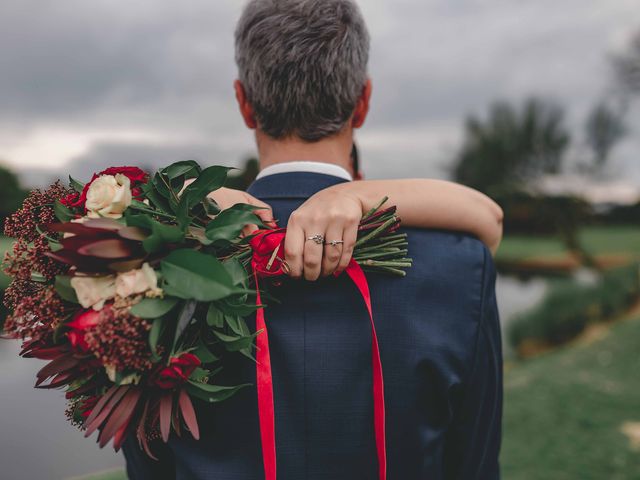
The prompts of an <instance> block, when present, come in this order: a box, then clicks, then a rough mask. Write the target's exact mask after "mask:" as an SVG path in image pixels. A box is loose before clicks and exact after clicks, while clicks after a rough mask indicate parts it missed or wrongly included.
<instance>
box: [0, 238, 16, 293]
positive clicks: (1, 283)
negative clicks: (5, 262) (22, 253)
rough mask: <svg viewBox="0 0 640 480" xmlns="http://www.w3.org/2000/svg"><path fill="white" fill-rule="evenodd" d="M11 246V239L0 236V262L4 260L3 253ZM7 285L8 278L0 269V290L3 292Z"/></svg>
mask: <svg viewBox="0 0 640 480" xmlns="http://www.w3.org/2000/svg"><path fill="white" fill-rule="evenodd" d="M11 245H13V238H7V237H3V236H1V235H0V261H2V259H3V258H4V252H6V251H7V250H9V249H10V248H11ZM8 285H9V277H7V276H6V275H5V274H4V272H2V269H0V290H4V289H5V288H7V286H8Z"/></svg>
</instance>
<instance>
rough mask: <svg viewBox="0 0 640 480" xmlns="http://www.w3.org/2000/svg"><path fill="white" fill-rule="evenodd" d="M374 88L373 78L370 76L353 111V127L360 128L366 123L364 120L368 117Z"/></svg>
mask: <svg viewBox="0 0 640 480" xmlns="http://www.w3.org/2000/svg"><path fill="white" fill-rule="evenodd" d="M372 88H373V87H372V85H371V79H370V78H368V79H367V83H365V85H364V88H363V89H362V95H360V98H359V99H358V103H357V104H356V108H355V110H354V111H353V117H351V126H352V127H353V128H360V127H361V126H362V125H364V121H365V120H366V119H367V114H368V113H369V101H370V100H371V90H372Z"/></svg>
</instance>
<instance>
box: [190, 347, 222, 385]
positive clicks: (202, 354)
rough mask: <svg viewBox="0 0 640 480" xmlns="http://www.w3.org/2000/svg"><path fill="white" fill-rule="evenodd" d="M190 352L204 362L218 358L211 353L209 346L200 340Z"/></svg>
mask: <svg viewBox="0 0 640 480" xmlns="http://www.w3.org/2000/svg"><path fill="white" fill-rule="evenodd" d="M192 353H193V354H194V355H195V356H196V357H198V358H199V359H200V361H201V362H202V363H204V364H206V363H213V362H215V361H217V360H218V357H216V356H215V355H214V354H213V353H211V350H209V347H207V346H206V345H205V344H204V342H202V341H200V343H199V344H198V346H197V347H196V349H195V350H194V351H193V352H192ZM192 376H193V375H192Z"/></svg>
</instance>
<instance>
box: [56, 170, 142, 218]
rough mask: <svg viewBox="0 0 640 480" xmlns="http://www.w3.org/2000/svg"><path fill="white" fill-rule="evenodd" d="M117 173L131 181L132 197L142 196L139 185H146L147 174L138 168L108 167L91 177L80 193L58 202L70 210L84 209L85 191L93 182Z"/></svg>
mask: <svg viewBox="0 0 640 480" xmlns="http://www.w3.org/2000/svg"><path fill="white" fill-rule="evenodd" d="M118 173H121V174H122V175H124V176H125V177H127V178H128V179H129V180H130V181H131V194H132V195H133V197H134V198H138V197H140V195H142V190H141V189H140V185H142V184H144V183H147V180H148V179H149V175H148V174H147V172H145V171H144V170H141V169H139V168H138V167H109V168H107V169H106V170H103V171H101V172H99V173H94V174H93V177H91V180H90V181H89V182H87V184H85V186H84V188H83V189H82V193H72V194H70V195H67V196H66V197H64V198H61V199H60V202H61V203H62V204H63V205H65V206H67V207H70V208H75V207H82V208H84V204H85V202H86V201H87V191H88V190H89V187H90V186H91V184H92V183H93V181H94V180H95V179H96V178H98V177H100V176H102V175H117V174H118Z"/></svg>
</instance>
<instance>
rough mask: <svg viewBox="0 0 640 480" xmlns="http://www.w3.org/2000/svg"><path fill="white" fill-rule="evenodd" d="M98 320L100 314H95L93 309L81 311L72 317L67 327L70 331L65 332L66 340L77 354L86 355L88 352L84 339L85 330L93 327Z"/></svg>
mask: <svg viewBox="0 0 640 480" xmlns="http://www.w3.org/2000/svg"><path fill="white" fill-rule="evenodd" d="M99 319H100V312H96V311H95V310H93V309H89V310H82V311H80V312H78V313H76V315H75V316H74V317H73V320H71V321H70V322H69V323H67V327H69V328H70V329H71V330H69V331H68V332H67V338H68V339H69V343H71V347H72V348H73V349H74V350H75V351H77V352H78V353H87V352H88V351H89V345H88V344H87V341H86V340H85V339H84V336H85V334H86V333H87V330H89V329H90V328H93V327H95V326H96V325H97V324H98V321H99Z"/></svg>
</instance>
